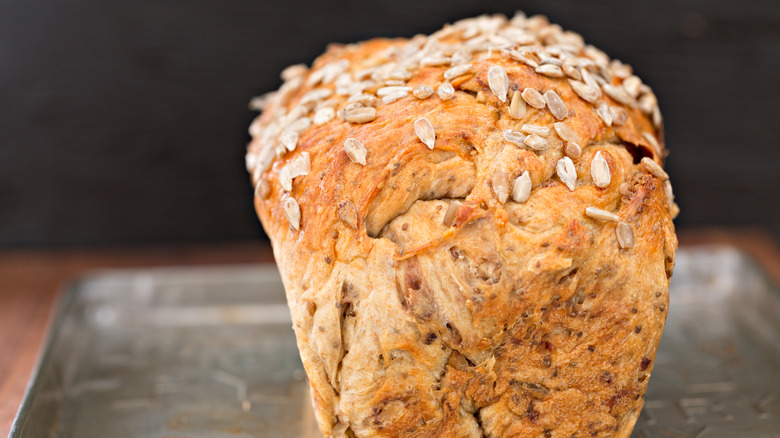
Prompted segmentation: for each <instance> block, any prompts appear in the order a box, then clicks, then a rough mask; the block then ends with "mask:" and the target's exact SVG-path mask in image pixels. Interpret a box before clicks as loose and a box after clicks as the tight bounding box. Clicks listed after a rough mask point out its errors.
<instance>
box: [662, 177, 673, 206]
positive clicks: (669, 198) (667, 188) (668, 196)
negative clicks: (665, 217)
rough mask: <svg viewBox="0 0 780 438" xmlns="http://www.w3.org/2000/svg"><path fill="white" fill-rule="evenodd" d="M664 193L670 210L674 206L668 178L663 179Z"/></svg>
mask: <svg viewBox="0 0 780 438" xmlns="http://www.w3.org/2000/svg"><path fill="white" fill-rule="evenodd" d="M664 195H666V200H667V202H668V203H669V204H668V205H667V208H668V209H669V210H671V209H672V207H673V206H674V192H673V191H672V183H671V181H669V180H668V179H667V180H666V181H664Z"/></svg>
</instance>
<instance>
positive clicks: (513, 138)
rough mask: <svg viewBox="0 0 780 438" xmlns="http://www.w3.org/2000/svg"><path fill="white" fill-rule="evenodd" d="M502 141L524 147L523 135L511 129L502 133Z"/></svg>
mask: <svg viewBox="0 0 780 438" xmlns="http://www.w3.org/2000/svg"><path fill="white" fill-rule="evenodd" d="M504 140H506V141H508V142H510V143H513V144H515V145H517V146H525V135H523V134H521V133H519V132H517V131H513V130H511V129H507V130H506V131H504Z"/></svg>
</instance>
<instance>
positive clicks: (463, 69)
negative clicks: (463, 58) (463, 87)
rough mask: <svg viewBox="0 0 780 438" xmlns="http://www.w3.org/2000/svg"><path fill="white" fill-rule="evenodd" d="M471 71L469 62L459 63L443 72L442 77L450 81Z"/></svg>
mask: <svg viewBox="0 0 780 438" xmlns="http://www.w3.org/2000/svg"><path fill="white" fill-rule="evenodd" d="M470 71H471V64H460V65H456V66H455V67H452V68H450V69H449V70H447V71H445V72H444V79H446V80H448V81H451V80H453V79H455V78H457V77H458V76H463V75H465V74H466V73H468V72H470Z"/></svg>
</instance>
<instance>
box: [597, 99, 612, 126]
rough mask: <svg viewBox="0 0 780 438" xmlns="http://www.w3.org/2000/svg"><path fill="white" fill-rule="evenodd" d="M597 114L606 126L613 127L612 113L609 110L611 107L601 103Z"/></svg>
mask: <svg viewBox="0 0 780 438" xmlns="http://www.w3.org/2000/svg"><path fill="white" fill-rule="evenodd" d="M596 114H597V115H598V116H599V117H600V118H601V120H603V121H604V124H605V125H607V126H612V111H610V110H609V105H607V103H606V102H604V101H601V102H599V104H598V105H597V106H596Z"/></svg>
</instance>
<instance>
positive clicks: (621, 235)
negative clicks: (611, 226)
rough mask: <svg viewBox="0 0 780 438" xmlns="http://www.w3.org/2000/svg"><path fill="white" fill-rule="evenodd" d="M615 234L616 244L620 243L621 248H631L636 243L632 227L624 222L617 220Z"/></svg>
mask: <svg viewBox="0 0 780 438" xmlns="http://www.w3.org/2000/svg"><path fill="white" fill-rule="evenodd" d="M615 235H616V236H617V241H618V245H620V247H621V248H624V249H628V248H633V247H634V245H635V244H636V239H635V238H634V229H633V228H631V225H629V224H627V223H625V222H618V224H617V227H615Z"/></svg>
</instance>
